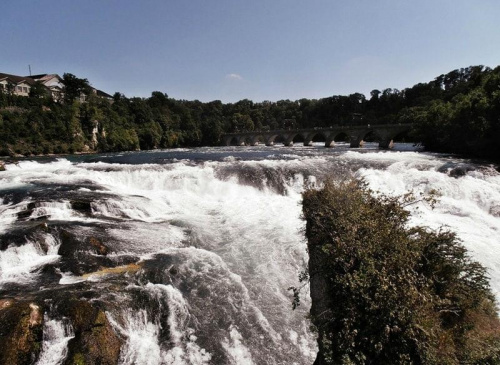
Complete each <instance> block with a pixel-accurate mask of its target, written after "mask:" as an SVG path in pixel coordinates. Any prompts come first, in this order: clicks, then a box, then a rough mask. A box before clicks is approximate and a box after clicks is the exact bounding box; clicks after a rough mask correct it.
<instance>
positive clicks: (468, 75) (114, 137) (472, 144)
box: [0, 66, 500, 160]
mask: <svg viewBox="0 0 500 365" xmlns="http://www.w3.org/2000/svg"><path fill="white" fill-rule="evenodd" d="M63 83H64V85H65V87H64V88H65V90H64V93H65V99H64V101H63V103H58V102H55V101H54V100H52V99H51V97H50V95H46V91H45V89H44V88H43V87H41V85H40V84H36V85H34V86H33V87H32V89H31V96H30V97H20V96H16V95H13V94H12V92H10V91H9V90H4V91H2V92H0V118H2V121H3V123H0V135H1V136H2V141H1V143H2V145H1V146H0V147H2V150H7V151H9V150H12V151H14V149H18V150H19V151H24V152H25V153H27V154H31V153H35V154H36V153H39V151H41V150H42V151H43V150H47V148H48V149H52V150H54V149H57V150H65V149H67V150H69V151H72V150H74V151H82V150H94V151H119V150H120V148H131V146H133V148H134V149H136V148H141V149H153V148H169V147H177V146H192V147H194V146H213V145H219V144H220V142H221V135H222V134H224V133H229V132H237V131H238V132H243V131H259V130H262V131H267V130H273V129H291V128H316V127H329V126H331V125H334V124H339V125H344V126H349V125H356V124H362V125H366V124H371V125H376V124H385V123H387V124H391V123H412V124H413V125H414V130H413V131H412V133H411V134H410V136H407V137H406V138H407V139H406V140H408V138H409V139H410V140H413V141H415V142H422V143H423V144H424V145H425V146H426V147H427V148H428V149H431V150H435V151H443V152H457V153H463V154H467V155H472V156H480V157H487V158H490V159H496V160H500V148H499V147H498V143H497V141H498V140H500V67H497V68H496V69H494V70H491V69H489V68H485V67H483V66H471V67H467V68H463V69H458V70H454V71H451V72H449V73H448V74H446V75H440V76H438V77H436V78H435V79H434V80H432V81H430V82H428V83H419V84H417V85H415V86H413V87H410V88H407V89H404V90H397V89H390V88H388V89H384V90H382V91H381V90H373V91H372V92H371V93H370V98H369V99H366V98H365V96H364V95H362V94H359V93H354V94H351V95H347V96H342V95H333V96H330V97H326V98H322V99H317V100H316V99H313V100H308V99H301V100H297V101H291V100H279V101H277V102H270V101H263V102H259V103H255V102H252V101H251V100H248V99H244V100H240V101H238V102H236V103H228V104H223V103H222V102H220V101H219V100H216V101H212V102H209V103H202V102H200V101H198V100H194V101H187V100H175V99H172V98H170V97H169V96H168V95H167V94H165V93H162V92H159V91H154V92H153V93H152V94H151V97H149V98H130V99H129V98H127V97H125V96H124V95H123V94H120V93H115V95H114V96H113V101H112V102H109V101H107V100H104V99H100V98H98V97H97V96H96V95H94V94H93V93H92V92H91V90H90V86H89V83H88V81H87V79H81V78H78V77H76V76H75V75H72V74H69V73H66V74H64V76H63ZM82 95H86V102H84V103H81V100H80V96H82ZM78 109H79V110H78ZM96 127H97V129H98V131H97V132H98V135H97V136H96V135H94V134H95V128H96ZM132 130H133V131H134V132H135V135H136V136H137V138H138V143H136V142H137V140H136V139H135V137H134V134H131V131H132ZM96 139H97V140H98V141H99V143H98V144H97V145H96V144H95V140H96ZM46 143H48V144H49V145H50V144H52V145H53V147H50V148H49V147H47V146H44V144H46ZM64 144H67V148H64ZM55 146H59V147H60V148H56V147H55ZM46 147H47V148H46ZM42 153H43V152H42Z"/></svg>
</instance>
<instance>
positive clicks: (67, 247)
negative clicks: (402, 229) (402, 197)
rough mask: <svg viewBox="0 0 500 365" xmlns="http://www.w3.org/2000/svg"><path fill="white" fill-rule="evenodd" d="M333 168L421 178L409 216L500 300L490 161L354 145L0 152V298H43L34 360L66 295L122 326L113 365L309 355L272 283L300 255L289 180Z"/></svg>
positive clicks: (290, 275) (409, 184)
mask: <svg viewBox="0 0 500 365" xmlns="http://www.w3.org/2000/svg"><path fill="white" fill-rule="evenodd" d="M349 174H353V175H355V176H357V177H359V178H363V179H364V180H365V181H366V182H367V183H368V184H369V186H370V187H371V188H372V189H374V190H375V191H378V192H380V193H384V194H404V193H406V192H409V191H413V192H414V193H415V194H416V195H418V194H420V193H426V194H428V193H430V192H432V191H434V190H435V191H437V192H438V195H439V200H438V202H437V204H436V206H435V208H434V209H431V207H430V206H429V205H427V204H426V203H424V202H422V203H418V204H415V205H413V206H411V207H410V209H411V210H412V219H411V224H424V225H427V226H429V227H431V228H433V229H438V228H439V227H441V226H445V227H447V228H449V229H451V230H453V231H455V232H457V234H458V236H459V237H460V238H461V239H462V240H463V244H464V245H465V246H466V247H467V248H468V249H469V250H470V252H471V255H472V256H473V257H474V258H475V259H477V260H478V261H480V262H481V263H482V264H483V265H485V266H486V267H487V269H488V273H489V275H490V277H491V286H492V288H493V291H494V293H495V295H496V296H497V298H498V299H500V240H499V239H498V237H499V232H500V173H499V172H498V170H497V169H496V168H495V166H493V165H491V164H486V163H482V162H478V161H469V160H464V159H460V158H457V157H454V156H446V155H440V154H430V153H419V152H416V151H412V150H411V147H409V146H407V145H398V146H396V150H395V151H379V150H377V149H376V148H375V147H374V146H371V145H369V144H368V146H365V148H363V149H353V150H350V149H348V148H346V147H345V146H340V147H337V148H334V149H325V148H322V147H320V146H313V147H297V146H296V147H291V148H290V147H288V148H287V147H264V146H256V147H228V148H198V149H184V150H164V151H151V152H132V153H123V154H107V155H93V156H90V155H89V156H69V157H66V158H51V159H47V158H46V159H36V160H35V159H34V160H23V161H19V163H18V164H8V165H7V171H5V172H0V203H1V204H0V299H2V298H15V299H22V298H30V300H32V299H33V298H35V299H38V300H42V301H44V303H46V307H44V308H46V310H45V314H44V316H45V321H44V330H43V348H42V352H41V354H40V356H39V359H38V363H39V364H60V363H62V362H63V361H64V358H65V356H66V355H67V346H68V343H69V342H70V341H71V339H72V338H73V337H74V336H75V334H74V330H73V328H72V327H71V325H70V324H69V323H68V319H67V318H66V317H65V316H64V315H63V314H62V312H63V310H62V308H63V302H64V300H66V298H68V297H78V298H80V297H81V298H86V299H90V300H91V301H92V302H93V303H96V304H97V305H99V306H100V308H103V309H104V310H105V313H106V317H107V319H108V320H109V322H110V323H111V325H112V326H113V329H114V331H115V332H116V333H117V334H118V335H119V336H120V338H122V339H123V344H122V346H121V349H120V357H119V363H120V364H312V363H313V361H314V358H315V356H316V351H317V348H316V343H315V341H316V339H315V336H314V334H313V333H312V332H311V331H310V329H309V323H308V320H307V318H306V315H307V313H308V309H309V306H310V303H309V299H308V295H307V293H305V292H303V295H302V297H301V305H300V306H299V307H298V308H297V309H296V310H294V311H293V310H292V308H291V302H292V298H291V293H290V292H289V291H288V290H287V289H288V288H289V287H291V286H298V285H300V284H299V282H298V277H299V274H300V272H301V271H302V270H304V269H305V267H306V263H307V260H308V256H307V252H306V243H305V239H304V235H303V229H304V222H303V221H302V219H301V205H300V201H301V192H302V191H303V190H304V189H305V188H308V187H315V186H318V185H320V184H321V182H322V181H323V180H324V179H325V178H342V177H344V176H347V175H349ZM95 242H98V244H97V246H96V243H95ZM99 243H102V245H103V246H105V248H106V250H107V251H106V253H105V254H102V252H101V253H99V252H98V251H96V250H97V249H96V247H98V248H99V247H100V246H99ZM108 251H109V252H108ZM304 290H307V288H304Z"/></svg>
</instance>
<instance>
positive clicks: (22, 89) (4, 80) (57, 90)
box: [0, 73, 113, 103]
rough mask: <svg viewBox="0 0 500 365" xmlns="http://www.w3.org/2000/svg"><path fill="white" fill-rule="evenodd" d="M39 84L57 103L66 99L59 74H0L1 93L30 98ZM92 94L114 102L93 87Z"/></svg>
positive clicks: (82, 101) (84, 97)
mask: <svg viewBox="0 0 500 365" xmlns="http://www.w3.org/2000/svg"><path fill="white" fill-rule="evenodd" d="M36 82H39V83H41V84H42V85H43V86H45V88H46V89H47V91H48V92H49V93H50V95H51V96H52V98H53V99H54V100H55V101H62V100H63V97H64V84H63V79H62V78H61V77H60V76H59V75H57V74H39V75H32V76H16V75H10V74H4V73H0V92H1V91H3V92H7V93H12V94H13V95H19V96H29V94H30V90H31V87H32V86H33V85H34V84H35V83H36ZM91 89H92V93H93V94H94V95H96V96H98V97H100V98H103V99H106V100H108V101H113V97H112V96H111V95H109V94H107V93H105V92H104V91H102V90H98V89H96V88H93V87H91ZM86 99H87V96H86V95H85V94H81V95H80V97H79V101H80V102H81V103H84V102H85V101H86Z"/></svg>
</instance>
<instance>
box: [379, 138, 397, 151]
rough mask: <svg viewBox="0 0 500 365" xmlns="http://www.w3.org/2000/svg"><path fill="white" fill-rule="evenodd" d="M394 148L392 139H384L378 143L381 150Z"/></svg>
mask: <svg viewBox="0 0 500 365" xmlns="http://www.w3.org/2000/svg"><path fill="white" fill-rule="evenodd" d="M393 146H394V142H393V141H392V139H383V140H381V141H380V142H379V143H378V147H379V148H383V149H390V148H392V147H393Z"/></svg>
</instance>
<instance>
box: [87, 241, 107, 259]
mask: <svg viewBox="0 0 500 365" xmlns="http://www.w3.org/2000/svg"><path fill="white" fill-rule="evenodd" d="M89 243H90V245H91V246H92V247H94V248H95V250H96V253H97V254H99V255H103V256H106V255H107V254H108V252H109V249H108V248H107V247H106V246H105V245H104V244H103V243H102V242H101V241H100V240H99V239H97V238H95V237H90V238H89Z"/></svg>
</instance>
